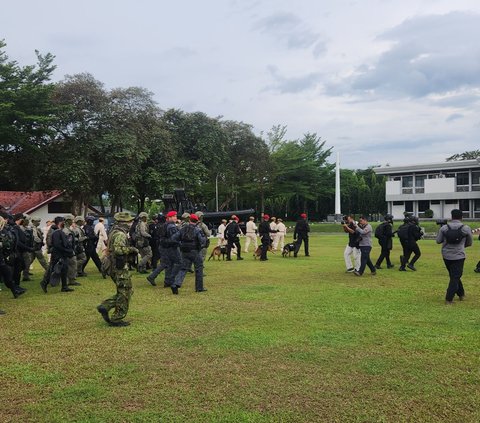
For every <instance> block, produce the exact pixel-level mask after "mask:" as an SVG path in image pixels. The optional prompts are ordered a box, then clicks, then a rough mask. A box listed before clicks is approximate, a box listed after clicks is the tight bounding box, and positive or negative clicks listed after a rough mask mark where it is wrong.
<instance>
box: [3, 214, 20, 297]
mask: <svg viewBox="0 0 480 423" xmlns="http://www.w3.org/2000/svg"><path fill="white" fill-rule="evenodd" d="M6 217H7V216H3V215H2V216H0V278H1V279H2V281H3V283H4V284H5V286H6V287H7V288H8V289H10V291H12V294H13V297H14V298H18V296H20V295H21V294H23V293H24V292H25V290H24V289H23V288H20V287H19V286H16V285H15V284H14V282H13V269H12V267H11V264H12V262H13V260H14V254H15V235H14V234H13V231H12V230H11V228H10V227H9V226H8V224H7V219H6Z"/></svg>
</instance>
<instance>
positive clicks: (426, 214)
mask: <svg viewBox="0 0 480 423" xmlns="http://www.w3.org/2000/svg"><path fill="white" fill-rule="evenodd" d="M424 216H425V217H426V218H427V219H431V218H432V217H433V210H432V209H428V210H425V213H424Z"/></svg>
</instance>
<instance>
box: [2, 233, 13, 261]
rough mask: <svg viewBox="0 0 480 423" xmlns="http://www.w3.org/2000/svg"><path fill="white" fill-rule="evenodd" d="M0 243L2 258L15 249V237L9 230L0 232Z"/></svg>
mask: <svg viewBox="0 0 480 423" xmlns="http://www.w3.org/2000/svg"><path fill="white" fill-rule="evenodd" d="M0 242H1V243H2V251H3V255H4V256H8V255H10V254H11V253H12V252H13V250H14V249H15V235H14V234H13V233H12V231H11V230H9V229H6V228H5V229H4V230H2V231H1V232H0Z"/></svg>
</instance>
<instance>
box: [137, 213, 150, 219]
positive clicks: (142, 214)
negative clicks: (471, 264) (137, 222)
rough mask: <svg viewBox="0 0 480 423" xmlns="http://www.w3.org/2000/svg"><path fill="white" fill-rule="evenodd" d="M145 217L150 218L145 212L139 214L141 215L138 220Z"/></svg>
mask: <svg viewBox="0 0 480 423" xmlns="http://www.w3.org/2000/svg"><path fill="white" fill-rule="evenodd" d="M144 217H148V214H147V213H145V212H141V213H139V215H138V218H139V219H143V218H144Z"/></svg>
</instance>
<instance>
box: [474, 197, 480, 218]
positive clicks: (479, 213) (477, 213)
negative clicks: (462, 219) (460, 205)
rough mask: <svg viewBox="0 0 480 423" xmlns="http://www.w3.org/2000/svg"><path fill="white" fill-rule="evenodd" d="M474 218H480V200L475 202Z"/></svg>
mask: <svg viewBox="0 0 480 423" xmlns="http://www.w3.org/2000/svg"><path fill="white" fill-rule="evenodd" d="M473 217H474V218H480V199H479V200H475V201H474V202H473Z"/></svg>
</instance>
